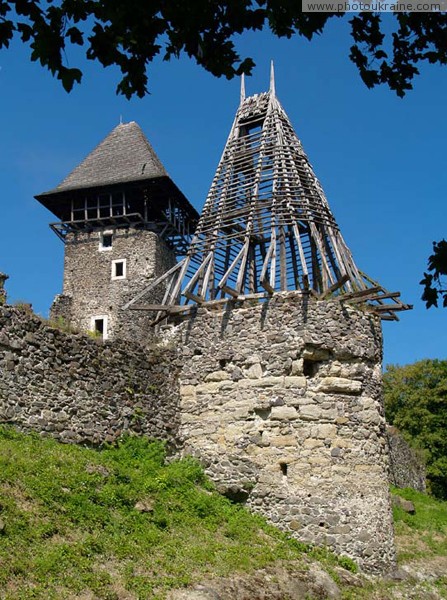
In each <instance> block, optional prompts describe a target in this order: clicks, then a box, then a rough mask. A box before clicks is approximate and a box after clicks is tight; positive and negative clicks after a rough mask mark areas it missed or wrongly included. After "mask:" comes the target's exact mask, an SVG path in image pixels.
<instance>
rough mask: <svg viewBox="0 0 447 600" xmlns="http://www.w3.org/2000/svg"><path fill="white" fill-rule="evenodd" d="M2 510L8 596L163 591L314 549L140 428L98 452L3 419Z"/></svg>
mask: <svg viewBox="0 0 447 600" xmlns="http://www.w3.org/2000/svg"><path fill="white" fill-rule="evenodd" d="M137 502H145V503H146V504H147V506H148V509H149V511H148V512H139V511H138V510H136V509H135V505H136V503H137ZM0 519H1V520H2V521H3V523H4V525H5V527H4V530H3V532H2V533H0V597H1V598H2V599H3V600H13V599H14V600H21V599H23V600H25V599H26V600H28V599H30V598H45V599H52V598H55V599H57V600H60V599H63V598H74V597H76V595H79V594H81V593H87V592H88V593H90V594H93V596H94V597H95V598H104V599H108V600H113V599H118V598H120V593H121V592H122V591H123V590H128V591H129V592H131V593H133V594H134V597H136V598H162V597H163V596H164V594H165V592H166V590H168V589H170V588H173V587H181V586H183V585H187V584H189V583H191V582H193V581H198V580H200V578H203V577H205V576H209V575H212V576H219V575H223V576H224V575H228V574H230V573H233V572H234V571H249V570H253V569H258V568H261V567H264V566H266V565H268V564H270V563H272V562H274V561H276V560H279V559H284V560H290V559H296V558H297V557H299V556H301V555H302V553H303V552H307V553H310V554H312V551H311V550H310V549H309V547H307V546H305V545H303V544H300V543H298V542H296V541H294V540H291V539H289V538H288V537H287V536H285V535H284V534H282V533H280V532H278V531H277V530H276V529H275V528H273V527H271V526H269V525H267V524H266V522H265V521H264V520H263V519H262V518H260V517H257V516H254V515H251V514H249V513H248V511H246V510H244V509H243V508H242V507H240V506H238V505H234V504H231V503H230V502H229V501H228V500H227V499H225V498H223V497H222V496H220V495H218V494H217V493H215V492H214V491H213V488H212V485H211V484H210V483H209V482H208V480H207V479H206V478H205V476H204V474H203V472H202V470H201V468H200V466H199V465H198V463H197V462H196V461H194V460H192V459H184V460H182V461H174V462H169V463H166V462H165V454H164V449H163V445H162V444H160V443H156V442H152V443H151V442H149V441H148V440H145V439H144V438H140V437H129V438H127V439H124V440H123V441H122V442H121V443H120V444H119V445H118V446H117V447H110V448H105V449H103V450H100V451H96V450H92V449H86V448H81V447H78V446H71V445H62V444H59V443H57V442H55V441H53V440H50V439H46V438H41V437H39V436H37V435H23V434H19V433H16V432H14V431H13V430H11V429H8V428H0ZM318 552H320V556H319V557H320V558H321V559H322V560H325V561H326V562H327V563H328V564H329V563H337V561H338V559H336V558H335V557H334V556H333V555H330V554H329V553H322V552H321V551H315V552H314V555H315V556H317V555H318ZM341 560H342V561H343V560H345V559H341ZM347 566H350V565H347ZM351 566H352V565H351Z"/></svg>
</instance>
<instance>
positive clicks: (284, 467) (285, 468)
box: [279, 462, 288, 477]
mask: <svg viewBox="0 0 447 600" xmlns="http://www.w3.org/2000/svg"><path fill="white" fill-rule="evenodd" d="M279 467H280V469H281V473H282V474H283V477H287V471H288V465H287V463H284V462H281V463H279Z"/></svg>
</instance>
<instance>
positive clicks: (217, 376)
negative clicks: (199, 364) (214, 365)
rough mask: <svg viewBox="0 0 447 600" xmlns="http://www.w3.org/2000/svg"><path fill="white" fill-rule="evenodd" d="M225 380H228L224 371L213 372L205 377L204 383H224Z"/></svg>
mask: <svg viewBox="0 0 447 600" xmlns="http://www.w3.org/2000/svg"><path fill="white" fill-rule="evenodd" d="M225 379H229V375H228V373H227V372H226V371H213V372H212V373H208V375H206V377H205V381H224V380H225Z"/></svg>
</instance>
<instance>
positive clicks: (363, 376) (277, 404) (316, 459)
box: [166, 292, 395, 572]
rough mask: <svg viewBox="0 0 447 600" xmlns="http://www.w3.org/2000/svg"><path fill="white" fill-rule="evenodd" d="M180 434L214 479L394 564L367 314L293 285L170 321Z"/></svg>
mask: <svg viewBox="0 0 447 600" xmlns="http://www.w3.org/2000/svg"><path fill="white" fill-rule="evenodd" d="M168 333H169V335H170V336H176V338H177V343H178V346H179V347H183V368H182V371H181V374H180V383H181V387H180V393H181V408H180V419H181V426H180V436H181V442H182V443H183V444H184V452H186V453H191V454H194V455H195V456H197V457H199V458H200V459H201V460H202V461H203V462H204V464H205V465H206V470H207V472H208V474H209V475H210V476H211V477H212V478H213V479H214V480H215V482H216V483H217V484H218V487H219V488H220V489H221V490H222V491H223V492H224V493H227V494H228V495H230V496H233V497H235V498H239V499H245V500H246V502H247V504H248V506H250V507H251V508H252V509H253V510H255V511H257V512H260V513H261V514H263V515H265V516H266V517H268V519H269V520H270V521H272V522H273V523H274V524H276V525H278V526H279V527H281V528H283V529H285V530H286V531H288V532H290V533H292V534H293V535H294V536H296V537H297V538H298V539H301V540H307V541H309V542H313V543H316V544H322V545H326V546H328V547H329V548H330V549H332V550H334V551H336V552H338V553H341V554H345V555H348V556H350V557H352V558H353V559H354V560H356V561H357V562H358V563H359V564H360V565H361V566H362V567H363V568H364V569H365V570H369V571H373V572H374V571H376V572H380V571H382V572H383V571H387V570H389V569H391V568H392V567H393V566H394V564H395V550H394V541H393V526H392V514H391V506H390V497H389V491H388V456H387V452H388V446H387V443H386V440H385V419H384V411H383V402H382V393H381V352H382V337H381V327H380V321H379V319H378V318H377V317H376V316H374V315H371V314H370V313H367V312H365V311H362V310H359V309H355V308H351V307H349V306H347V305H346V304H342V303H340V302H339V301H317V300H315V299H313V298H312V297H308V296H307V295H302V294H300V293H296V292H294V293H282V294H277V295H275V296H274V297H273V298H272V299H271V300H269V301H268V302H265V303H264V304H257V305H254V306H248V307H242V308H237V309H230V308H229V309H227V310H220V311H219V310H217V311H216V310H214V311H213V310H211V309H206V308H199V309H198V311H197V313H196V315H195V316H194V317H192V318H191V317H190V318H188V319H185V321H183V322H181V323H179V324H177V325H176V326H174V329H173V330H168V331H167V332H166V335H168Z"/></svg>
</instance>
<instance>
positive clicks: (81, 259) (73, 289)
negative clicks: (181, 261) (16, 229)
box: [51, 227, 175, 343]
mask: <svg viewBox="0 0 447 600" xmlns="http://www.w3.org/2000/svg"><path fill="white" fill-rule="evenodd" d="M106 232H107V233H108V234H111V236H112V245H111V247H109V248H102V246H101V239H102V238H101V236H102V235H103V234H104V233H106ZM117 260H118V261H121V260H124V261H125V262H126V266H125V277H124V278H118V279H114V278H112V266H113V265H112V263H113V261H117ZM174 264H175V257H174V254H173V253H172V252H171V251H170V250H169V248H168V247H167V246H166V244H165V243H164V242H163V240H161V239H160V237H159V236H158V235H157V234H156V233H154V232H152V231H146V230H143V229H135V228H132V227H129V228H119V229H113V228H108V229H104V230H98V231H91V232H87V233H86V232H79V233H70V234H68V235H67V238H66V242H65V258H64V285H63V293H62V294H61V295H59V296H56V299H55V302H54V304H53V307H52V309H51V318H52V319H54V320H55V321H57V320H58V318H60V317H62V319H64V320H65V321H68V322H70V323H71V324H72V325H73V326H74V327H77V328H78V329H79V330H80V331H89V330H91V329H92V319H93V318H94V317H106V318H107V334H108V337H109V338H110V339H112V338H118V337H120V338H124V339H130V340H134V341H136V340H138V341H140V342H142V343H145V342H146V341H147V340H148V337H149V336H150V332H151V331H152V330H151V328H150V326H149V322H150V320H151V318H152V317H153V314H152V313H141V312H135V311H123V310H121V307H122V306H123V305H124V304H125V303H126V302H128V301H129V300H131V299H132V298H133V297H134V296H135V295H136V294H137V293H138V292H141V290H142V289H144V287H145V286H147V285H149V283H150V282H151V281H152V280H153V279H154V278H156V277H158V276H159V275H160V274H161V273H164V272H165V271H167V270H168V269H169V268H170V267H171V266H172V265H174ZM163 293H164V290H163V289H160V290H155V291H154V293H153V294H152V297H150V298H145V301H146V302H149V303H150V302H160V301H161V299H162V297H163Z"/></svg>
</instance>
